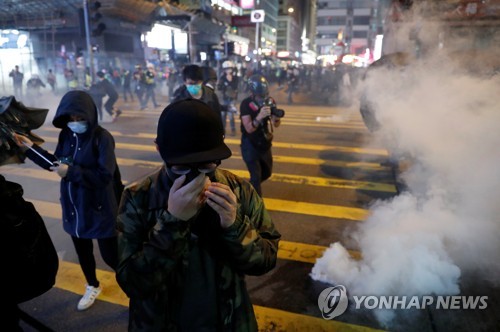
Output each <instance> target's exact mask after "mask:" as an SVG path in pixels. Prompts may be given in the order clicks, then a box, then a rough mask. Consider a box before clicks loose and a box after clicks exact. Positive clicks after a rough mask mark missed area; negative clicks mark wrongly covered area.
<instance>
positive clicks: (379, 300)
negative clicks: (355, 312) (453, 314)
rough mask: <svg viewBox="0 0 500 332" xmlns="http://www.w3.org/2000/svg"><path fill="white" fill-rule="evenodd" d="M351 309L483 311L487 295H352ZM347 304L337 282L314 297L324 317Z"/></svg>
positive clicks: (340, 311)
mask: <svg viewBox="0 0 500 332" xmlns="http://www.w3.org/2000/svg"><path fill="white" fill-rule="evenodd" d="M352 300H354V305H353V306H352V308H353V309H368V310H376V309H408V310H409V309H417V310H422V309H427V308H428V307H431V308H433V309H437V310H459V309H460V310H484V309H486V308H488V296H465V295H448V296H443V295H436V296H430V295H424V296H404V295H403V296H393V295H390V296H384V295H379V296H373V295H370V296H366V295H363V296H356V295H354V296H352ZM348 305H349V299H348V297H347V289H346V287H345V286H342V285H337V286H335V287H328V288H326V289H324V290H323V291H322V292H321V293H320V294H319V296H318V307H319V310H320V311H321V315H322V316H323V318H324V319H333V318H335V317H338V316H340V315H342V314H343V313H344V312H345V311H346V310H347V307H348Z"/></svg>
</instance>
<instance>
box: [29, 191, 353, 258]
mask: <svg viewBox="0 0 500 332" xmlns="http://www.w3.org/2000/svg"><path fill="white" fill-rule="evenodd" d="M30 201H31V202H32V203H33V204H34V205H35V206H36V209H37V211H38V213H40V215H41V216H42V217H47V218H51V219H61V216H62V213H61V207H60V205H59V204H56V203H50V202H45V201H36V200H30ZM326 249H328V247H325V246H318V245H315V244H306V243H300V242H290V241H284V240H281V241H280V244H279V250H278V258H280V259H286V260H292V261H297V262H304V263H311V264H314V263H316V260H317V259H318V258H320V257H321V256H323V253H324V252H325V250H326ZM348 252H349V254H350V255H351V256H352V257H353V258H355V259H360V258H361V254H360V252H359V251H355V250H349V251H348Z"/></svg>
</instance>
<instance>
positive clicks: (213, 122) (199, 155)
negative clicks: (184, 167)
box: [156, 99, 231, 164]
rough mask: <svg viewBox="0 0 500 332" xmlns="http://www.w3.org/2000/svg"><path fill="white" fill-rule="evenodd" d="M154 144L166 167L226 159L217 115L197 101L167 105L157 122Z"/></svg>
mask: <svg viewBox="0 0 500 332" xmlns="http://www.w3.org/2000/svg"><path fill="white" fill-rule="evenodd" d="M156 144H158V148H159V151H160V155H161V157H162V159H163V161H165V163H167V164H190V163H198V162H206V161H212V160H222V159H227V158H229V157H230V156H231V150H230V149H229V147H228V146H227V145H226V144H225V143H224V128H223V127H222V122H221V121H220V115H218V114H217V113H216V112H214V111H213V110H212V109H211V108H210V107H209V106H208V105H207V104H205V103H204V102H202V101H199V100H197V99H187V100H181V101H177V102H174V103H171V104H169V105H168V106H167V107H166V108H165V109H164V110H163V112H162V114H161V115H160V119H159V120H158V128H157V136H156Z"/></svg>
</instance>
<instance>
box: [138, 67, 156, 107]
mask: <svg viewBox="0 0 500 332" xmlns="http://www.w3.org/2000/svg"><path fill="white" fill-rule="evenodd" d="M143 82H144V83H143V86H144V88H145V96H144V99H143V102H142V105H141V110H145V109H147V107H148V101H149V100H150V99H151V101H152V102H153V107H154V108H157V107H160V105H159V104H158V103H157V102H156V96H155V87H156V71H155V69H154V66H153V65H152V64H149V65H148V66H147V69H146V71H144V76H143Z"/></svg>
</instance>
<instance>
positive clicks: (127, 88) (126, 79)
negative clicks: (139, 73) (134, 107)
mask: <svg viewBox="0 0 500 332" xmlns="http://www.w3.org/2000/svg"><path fill="white" fill-rule="evenodd" d="M131 80H132V73H131V72H130V70H127V69H125V68H123V69H122V74H121V86H122V92H123V100H124V101H125V102H127V101H128V99H127V95H128V96H130V101H134V94H133V93H132V89H131V85H130V83H131Z"/></svg>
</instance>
